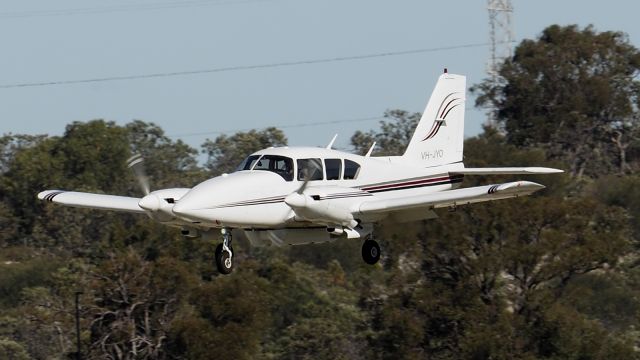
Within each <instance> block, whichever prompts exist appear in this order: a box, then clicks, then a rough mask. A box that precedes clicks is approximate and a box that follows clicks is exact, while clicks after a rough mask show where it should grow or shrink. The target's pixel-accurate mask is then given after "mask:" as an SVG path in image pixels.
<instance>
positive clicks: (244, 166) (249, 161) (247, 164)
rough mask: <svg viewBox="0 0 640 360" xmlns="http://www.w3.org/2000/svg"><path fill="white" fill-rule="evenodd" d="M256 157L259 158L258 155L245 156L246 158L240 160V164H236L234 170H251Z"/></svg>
mask: <svg viewBox="0 0 640 360" xmlns="http://www.w3.org/2000/svg"><path fill="white" fill-rule="evenodd" d="M258 159H260V155H251V156H249V157H247V158H246V159H244V160H242V162H241V163H240V165H238V167H237V168H236V171H241V170H251V168H252V167H253V164H255V163H256V161H258Z"/></svg>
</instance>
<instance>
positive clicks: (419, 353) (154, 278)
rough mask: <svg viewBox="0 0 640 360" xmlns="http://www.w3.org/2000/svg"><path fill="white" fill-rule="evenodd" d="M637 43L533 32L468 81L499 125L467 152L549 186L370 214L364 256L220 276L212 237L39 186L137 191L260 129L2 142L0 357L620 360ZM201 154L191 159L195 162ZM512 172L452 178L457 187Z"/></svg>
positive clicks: (299, 260) (632, 233)
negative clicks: (431, 210)
mask: <svg viewBox="0 0 640 360" xmlns="http://www.w3.org/2000/svg"><path fill="white" fill-rule="evenodd" d="M639 70H640V52H639V51H638V49H636V48H635V47H633V46H632V45H630V43H629V41H628V39H627V38H626V36H625V35H624V34H621V33H618V32H596V31H595V30H593V29H592V28H589V27H587V28H578V27H576V26H566V27H560V26H551V27H548V28H546V29H544V31H543V32H542V33H541V35H540V36H539V37H538V38H536V39H531V40H525V41H523V42H522V43H520V44H519V45H518V46H517V47H516V50H515V55H514V56H513V57H512V58H510V59H507V60H506V61H505V63H504V64H503V65H502V67H501V69H500V73H499V75H500V82H499V83H498V84H495V83H491V82H488V81H486V82H482V83H480V84H476V85H474V86H473V87H472V91H473V92H474V93H475V94H476V95H477V96H478V103H477V105H479V106H483V105H493V106H495V108H496V109H497V120H498V121H497V124H496V126H494V127H486V128H485V129H484V132H483V133H481V134H479V135H477V136H475V137H473V138H469V139H467V140H466V142H465V163H466V165H467V166H515V165H518V166H525V165H537V166H553V167H559V168H563V169H565V170H566V173H565V174H562V175H553V176H544V177H540V176H538V177H536V176H531V177H529V178H527V179H529V180H532V181H537V182H540V183H543V184H545V185H547V189H546V190H544V191H541V192H540V193H538V194H536V195H535V196H532V197H529V198H526V199H513V200H505V201H499V202H495V203H484V204H477V205H473V206H469V207H463V208H459V209H458V210H457V211H455V212H448V211H446V210H445V211H441V212H439V213H438V215H439V219H436V220H431V221H424V222H416V223H412V224H410V225H409V226H407V225H406V224H403V225H402V226H400V225H397V224H394V223H381V224H379V225H378V226H377V228H376V236H377V238H378V240H379V241H380V243H381V247H382V249H383V258H382V261H381V262H380V263H379V264H377V265H376V266H369V265H365V264H364V263H363V261H362V259H361V257H360V246H361V243H360V241H357V240H344V241H338V242H334V243H328V244H318V245H308V246H301V247H284V248H275V247H261V248H251V247H249V246H248V244H247V242H245V241H242V239H241V237H238V239H239V240H238V242H237V243H236V244H235V246H234V247H235V248H236V250H237V251H236V253H237V264H236V265H237V268H236V270H235V271H234V273H233V274H232V275H230V276H219V275H218V274H217V272H216V270H215V265H214V262H213V251H214V245H213V244H212V243H211V242H208V241H205V240H202V239H199V238H196V239H185V238H182V237H181V236H180V234H179V231H178V230H177V229H171V228H166V227H163V226H161V225H158V224H155V223H153V222H152V221H150V220H149V219H147V218H146V217H144V216H136V215H130V214H118V213H111V212H100V211H91V210H83V209H69V208H63V207H55V206H50V205H47V204H45V203H43V202H40V201H37V200H36V198H35V196H36V194H37V193H38V192H39V191H41V190H43V189H47V188H59V189H73V190H78V191H92V192H96V191H97V192H104V193H109V194H122V195H131V196H136V197H138V196H139V195H140V194H139V193H138V189H137V185H136V182H135V180H134V178H133V176H132V174H131V173H130V171H129V170H128V169H127V168H126V159H127V158H128V157H129V156H130V155H131V154H132V153H142V154H143V155H144V157H145V159H146V167H147V171H148V173H149V175H150V177H151V179H152V181H153V183H152V187H153V188H155V189H159V188H162V187H176V186H187V187H191V186H193V185H195V184H196V183H198V182H199V181H202V180H204V179H207V178H209V177H211V176H215V175H219V174H221V173H223V172H228V171H231V170H232V169H233V168H234V167H235V166H236V165H237V163H239V162H240V160H241V159H242V158H243V157H244V156H246V155H247V154H248V153H250V152H252V151H255V150H258V149H261V148H264V147H268V146H280V145H286V144H287V139H286V137H285V136H284V134H283V132H282V131H280V130H279V129H276V128H268V129H264V130H255V131H249V132H240V133H236V134H233V135H231V136H226V135H221V136H219V137H218V138H216V139H213V140H208V141H206V142H205V143H204V144H203V145H202V147H201V149H194V148H192V147H190V146H188V145H187V144H185V143H183V142H181V141H173V140H171V139H169V138H168V137H167V136H165V134H164V132H163V130H162V129H161V128H159V127H157V126H156V125H154V124H153V123H148V122H144V121H132V122H130V123H129V124H126V125H124V126H119V125H116V124H115V123H113V122H109V121H104V120H93V121H89V122H74V123H71V124H69V125H68V126H67V128H66V131H65V132H64V135H62V136H59V137H58V136H55V137H52V136H47V135H37V136H33V135H14V134H8V135H4V136H3V137H1V138H0V175H1V177H0V359H30V358H31V359H64V358H68V357H69V356H72V354H73V353H74V351H75V343H74V341H75V322H74V321H75V320H74V315H75V306H74V294H75V292H76V291H82V292H83V294H82V295H81V297H80V300H81V312H80V317H81V320H80V324H81V329H82V332H81V341H82V348H83V353H84V355H85V357H87V358H100V359H103V358H104V359H134V358H135V359H138V358H140V359H213V358H215V359H254V358H264V359H391V358H393V359H397V358H400V359H636V358H640V353H639V348H638V346H640V332H638V331H639V326H640V318H639V315H640V313H639V311H640V268H639V267H638V265H639V264H640V256H639V254H640V252H639V251H640V249H639V245H640V243H639V242H638V240H639V239H640V225H639V224H640V222H639V221H638V216H639V215H640V187H639V186H640V177H639V176H638V169H639V168H640V156H639V155H640V138H639V137H640V123H639V121H640V120H639V115H640V111H639V105H640V104H639V100H640V96H639V95H640V82H639V81H638V74H639ZM419 117H420V114H412V113H408V112H406V111H402V110H390V111H388V112H387V113H386V120H384V121H382V122H381V124H380V129H379V130H376V131H370V132H367V133H363V132H358V133H356V134H353V136H352V138H351V140H352V145H353V148H354V151H355V152H360V153H362V152H364V151H366V149H367V148H368V147H369V146H370V144H371V143H372V142H373V141H374V140H375V141H377V142H378V148H377V149H378V154H380V155H382V154H399V153H402V151H403V150H404V147H405V145H406V144H407V142H408V140H409V138H410V137H411V135H412V131H413V129H414V127H415V125H416V123H417V121H418V119H419ZM199 153H202V154H204V155H205V156H206V162H205V163H204V164H199V163H198V160H197V159H198V155H199ZM512 178H513V177H467V178H466V179H465V182H464V186H473V185H477V184H481V183H482V184H486V183H490V182H496V181H502V180H505V179H512Z"/></svg>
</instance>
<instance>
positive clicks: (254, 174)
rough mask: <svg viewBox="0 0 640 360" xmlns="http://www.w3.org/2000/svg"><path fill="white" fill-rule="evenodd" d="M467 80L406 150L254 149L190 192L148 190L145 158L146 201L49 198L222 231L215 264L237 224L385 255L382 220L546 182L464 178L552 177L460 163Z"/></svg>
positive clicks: (448, 80)
mask: <svg viewBox="0 0 640 360" xmlns="http://www.w3.org/2000/svg"><path fill="white" fill-rule="evenodd" d="M465 86H466V78H465V77H464V76H461V75H454V74H449V73H447V72H446V70H445V73H444V74H442V75H441V76H440V78H439V79H438V82H437V84H436V87H435V89H434V91H433V93H432V95H431V98H430V99H429V102H428V104H427V107H426V109H425V111H424V113H423V115H422V118H421V119H420V122H419V124H418V126H417V128H416V130H415V133H414V134H413V137H412V139H411V142H410V143H409V145H408V147H407V149H406V151H405V153H404V154H403V155H402V156H386V157H376V156H371V152H372V150H373V146H375V144H373V145H372V147H371V149H370V150H369V152H368V153H367V154H366V155H365V156H359V155H354V154H350V153H345V152H342V151H337V150H333V149H332V148H331V147H332V145H333V141H334V140H335V137H334V139H333V140H332V141H331V143H330V144H329V145H328V146H327V147H326V148H314V147H280V148H269V149H264V150H261V151H258V152H256V153H253V154H251V155H249V156H248V157H247V158H246V159H245V160H244V161H243V162H242V163H241V164H240V165H239V166H238V168H237V170H236V171H235V172H233V173H231V174H222V175H221V176H218V177H215V178H212V179H209V180H206V181H204V182H202V183H200V184H198V185H196V186H195V187H193V188H191V189H185V188H175V189H163V190H157V191H153V192H149V187H148V184H146V182H145V180H144V179H145V176H144V174H143V172H142V168H141V167H140V166H141V163H140V161H141V158H139V157H138V158H133V160H131V162H130V166H132V167H133V170H134V171H135V172H136V175H138V178H139V180H140V182H141V185H142V188H143V190H144V192H145V194H146V196H144V197H143V198H132V197H124V196H114V195H103V194H90V193H82V192H70V191H60V190H47V191H43V192H41V193H40V194H38V198H39V199H42V200H47V201H50V202H54V203H58V204H62V205H67V206H75V207H83V208H91V209H105V210H116V211H127V212H134V213H142V214H147V215H148V216H149V217H150V218H152V219H153V220H156V221H158V222H160V223H163V224H166V225H171V226H176V227H180V228H182V234H183V235H184V236H190V237H194V236H198V235H208V234H212V233H213V231H214V230H215V229H221V233H222V242H221V243H220V244H219V245H218V246H217V247H216V251H215V260H216V265H217V267H218V270H219V271H220V272H221V273H223V274H229V273H230V272H231V271H232V269H233V262H232V259H233V249H232V247H231V230H232V229H238V230H243V231H244V233H245V234H246V236H247V237H248V239H249V240H250V242H251V243H252V244H253V245H259V244H261V243H268V242H272V243H273V244H275V245H283V244H289V245H300V244H308V243H320V242H326V241H332V240H335V239H345V238H347V239H363V240H364V241H363V245H362V257H363V259H364V261H365V262H366V263H368V264H375V263H376V262H378V260H379V259H380V247H379V245H378V243H377V242H376V241H375V240H373V238H372V232H373V223H375V222H377V221H380V220H382V219H384V218H389V219H391V220H392V221H396V222H409V221H416V220H421V219H431V218H436V217H437V215H436V214H435V213H434V211H433V210H434V209H436V208H442V207H454V208H455V207H456V206H458V205H463V204H470V203H476V202H482V201H492V200H499V199H506V198H512V197H518V196H524V195H529V194H531V193H533V192H534V191H537V190H540V189H542V188H544V186H543V185H540V184H536V183H533V182H529V181H515V182H507V183H503V184H492V185H486V186H477V187H470V188H459V187H460V183H461V182H462V179H463V177H464V176H465V175H493V174H550V173H559V172H562V170H558V169H551V168H542V167H507V168H465V167H464V164H463V163H462V159H463V157H462V146H463V140H464V139H463V132H464V111H465V106H464V103H465Z"/></svg>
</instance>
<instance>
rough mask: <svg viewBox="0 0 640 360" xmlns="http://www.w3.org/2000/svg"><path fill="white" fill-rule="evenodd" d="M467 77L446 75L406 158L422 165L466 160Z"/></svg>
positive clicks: (434, 92)
mask: <svg viewBox="0 0 640 360" xmlns="http://www.w3.org/2000/svg"><path fill="white" fill-rule="evenodd" d="M465 90H466V77H465V76H462V75H455V74H449V73H446V72H445V73H444V74H442V75H440V78H439V79H438V82H437V83H436V87H435V89H434V90H433V93H432V94H431V98H430V99H429V102H428V103H427V108H426V109H425V110H424V112H423V113H422V118H420V122H419V123H418V126H417V127H416V131H415V133H414V134H413V137H412V138H411V142H410V143H409V146H407V150H406V151H405V153H404V155H403V156H402V159H403V160H404V161H408V162H411V163H415V164H418V165H420V166H424V167H427V166H438V165H445V164H451V163H456V162H460V161H462V146H463V142H464V107H465Z"/></svg>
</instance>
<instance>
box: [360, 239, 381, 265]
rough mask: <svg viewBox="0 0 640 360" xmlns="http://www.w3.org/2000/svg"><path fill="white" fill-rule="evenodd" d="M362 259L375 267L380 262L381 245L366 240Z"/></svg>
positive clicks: (363, 245)
mask: <svg viewBox="0 0 640 360" xmlns="http://www.w3.org/2000/svg"><path fill="white" fill-rule="evenodd" d="M362 259H363V260H364V262H366V263H367V264H369V265H374V264H375V263H377V262H378V260H380V245H378V242H377V241H375V240H371V239H368V240H365V242H364V243H363V244H362Z"/></svg>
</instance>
